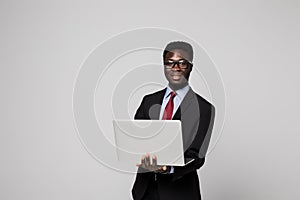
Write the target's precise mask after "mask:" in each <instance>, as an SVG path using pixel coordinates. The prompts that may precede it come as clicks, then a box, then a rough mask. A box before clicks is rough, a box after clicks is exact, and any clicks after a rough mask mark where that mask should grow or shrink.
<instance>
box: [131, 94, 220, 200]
mask: <svg viewBox="0 0 300 200" xmlns="http://www.w3.org/2000/svg"><path fill="white" fill-rule="evenodd" d="M165 91H166V89H163V90H160V91H158V92H155V93H153V94H149V95H146V96H145V97H144V98H143V100H142V103H141V105H140V106H139V108H138V110H137V112H136V114H135V117H134V118H135V119H152V120H154V119H159V114H160V108H161V104H162V101H163V97H164V94H165ZM214 115H215V109H214V106H213V105H211V104H210V103H209V102H208V101H206V100H205V99H204V98H202V97H201V96H199V95H198V94H196V93H195V92H194V91H193V90H192V89H190V90H189V91H188V93H187V94H186V96H185V97H184V99H183V101H182V103H181V104H180V106H179V108H178V110H177V111H176V113H175V115H174V116H173V118H172V119H174V120H181V123H182V129H183V140H184V141H183V142H184V145H185V153H184V156H185V158H194V159H195V160H194V161H193V162H191V163H189V164H187V165H186V166H183V167H178V166H174V173H172V174H159V173H158V174H156V175H155V173H154V172H146V173H140V172H142V171H143V169H142V168H139V169H138V173H137V175H136V179H135V182H134V185H133V188H132V196H133V198H134V199H135V200H142V199H154V197H153V196H152V195H153V194H154V193H156V195H159V197H160V200H169V199H170V200H183V199H187V200H194V199H195V200H196V199H201V195H200V187H199V179H198V174H197V169H199V168H200V167H201V166H203V164H204V161H205V153H206V150H207V147H208V143H209V140H210V136H211V132H212V125H213V122H214Z"/></svg>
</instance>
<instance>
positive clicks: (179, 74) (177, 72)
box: [164, 49, 192, 90]
mask: <svg viewBox="0 0 300 200" xmlns="http://www.w3.org/2000/svg"><path fill="white" fill-rule="evenodd" d="M180 60H189V55H188V53H187V52H185V51H184V50H181V49H174V50H172V52H168V53H167V54H166V57H165V60H164V63H166V62H174V61H175V62H176V61H180ZM191 71H192V66H189V65H188V66H187V68H186V69H182V68H180V67H179V66H178V64H175V66H173V68H170V69H169V68H167V67H166V66H164V72H165V76H166V79H167V80H168V81H169V86H170V87H171V88H172V89H173V90H177V89H180V88H182V87H184V86H186V85H187V84H188V80H189V76H190V73H191Z"/></svg>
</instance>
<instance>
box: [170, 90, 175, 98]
mask: <svg viewBox="0 0 300 200" xmlns="http://www.w3.org/2000/svg"><path fill="white" fill-rule="evenodd" d="M175 95H176V92H174V91H172V92H171V99H173V98H174V97H175Z"/></svg>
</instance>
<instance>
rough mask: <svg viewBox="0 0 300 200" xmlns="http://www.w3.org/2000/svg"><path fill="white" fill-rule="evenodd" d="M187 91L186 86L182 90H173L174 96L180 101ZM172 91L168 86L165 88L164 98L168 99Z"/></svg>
mask: <svg viewBox="0 0 300 200" xmlns="http://www.w3.org/2000/svg"><path fill="white" fill-rule="evenodd" d="M189 89H190V86H189V85H186V86H184V87H183V88H181V89H179V90H175V91H174V92H176V96H178V97H179V98H180V99H183V98H184V96H185V95H186V94H187V92H188V91H189ZM172 91H173V90H172V89H171V88H170V87H169V86H167V90H166V93H165V98H168V97H169V95H170V94H171V92H172Z"/></svg>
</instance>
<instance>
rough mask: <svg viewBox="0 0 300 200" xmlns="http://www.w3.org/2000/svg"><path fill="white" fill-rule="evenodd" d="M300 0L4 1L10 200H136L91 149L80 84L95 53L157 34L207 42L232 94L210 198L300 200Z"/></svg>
mask: <svg viewBox="0 0 300 200" xmlns="http://www.w3.org/2000/svg"><path fill="white" fill-rule="evenodd" d="M299 6H300V3H299V2H298V1H289V0H288V1H283V0H282V1H266V0H260V1H258V0H251V1H250V0H247V1H233V0H232V1H221V0H220V1H209V2H208V1H185V2H182V1H163V2H160V1H120V2H118V1H51V2H50V1H1V2H0V25H1V29H0V30H1V38H0V44H1V45H0V54H1V60H0V65H1V68H0V70H1V71H0V76H1V77H0V81H1V83H0V87H1V104H0V109H1V114H0V117H1V118H0V119H1V129H0V133H1V135H0V158H1V164H0V177H1V178H0V199H130V189H131V186H132V183H133V180H134V176H133V175H132V174H125V173H119V172H116V171H113V170H111V169H109V168H106V167H104V166H102V165H101V164H100V163H98V162H97V161H96V160H95V159H93V158H92V157H91V156H90V155H89V154H88V153H87V152H86V151H85V149H84V148H83V146H82V144H81V143H80V140H79V138H78V137H77V135H76V130H75V127H74V122H73V116H72V90H73V84H74V81H75V78H76V75H77V73H78V70H79V68H80V65H81V63H82V62H83V61H84V59H85V58H86V57H87V56H88V55H89V52H90V51H91V50H92V49H93V48H95V46H96V45H97V44H99V43H101V42H103V41H104V40H105V39H107V38H109V37H111V36H112V35H115V34H117V33H119V32H121V31H125V30H129V29H133V28H138V27H145V26H150V27H151V26H154V27H162V28H170V29H173V30H177V31H180V32H182V33H185V34H186V35H188V36H190V37H191V38H193V39H195V40H196V41H198V42H199V43H200V44H202V45H203V46H204V47H205V49H206V50H207V51H208V53H209V55H210V56H211V58H212V59H213V60H214V62H215V63H216V64H217V66H218V68H219V70H220V73H221V74H222V78H223V81H224V84H225V88H226V95H227V107H226V109H227V116H226V124H225V127H224V131H223V134H222V137H221V139H220V141H219V143H218V145H217V146H216V148H215V149H214V151H213V152H212V153H211V154H210V156H209V157H208V159H207V162H206V164H205V166H204V167H203V168H202V169H201V170H200V172H199V174H200V177H201V189H202V193H203V197H204V199H211V200H212V199H299V197H300V191H299V189H298V182H299V172H298V169H299V168H300V162H299V161H298V159H299V150H300V147H298V143H299V142H300V140H299V139H300V138H299V135H297V134H298V133H299V126H298V121H299V117H298V113H299V112H300V109H299V108H300V107H299V105H298V101H299V99H300V98H299V92H298V87H297V86H298V85H299V84H300V80H299V78H298V74H299V72H300V70H299V64H300V61H299V60H298V57H297V56H296V55H297V54H299V46H300V40H299V38H298V37H299V34H300V28H299V21H300V20H299V17H300V12H299V11H300V7H299Z"/></svg>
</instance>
